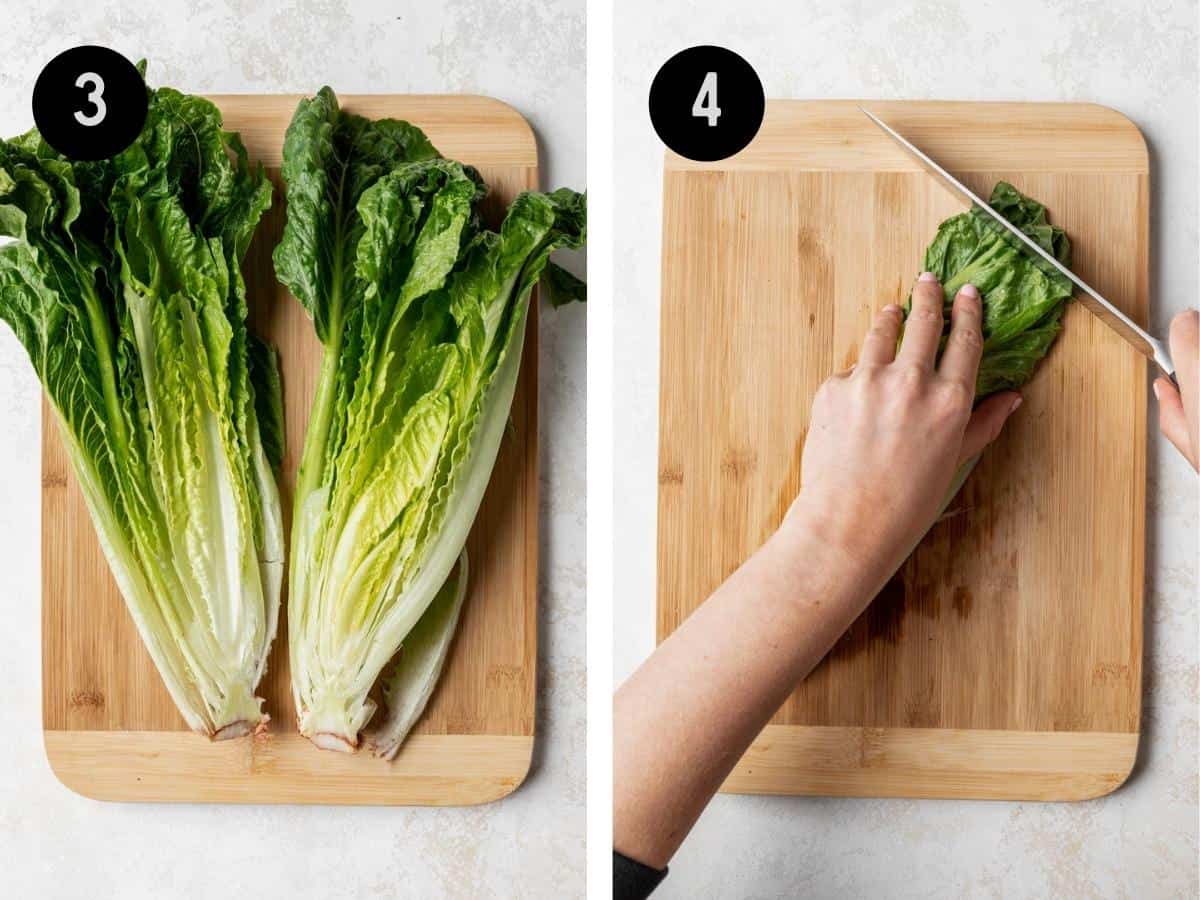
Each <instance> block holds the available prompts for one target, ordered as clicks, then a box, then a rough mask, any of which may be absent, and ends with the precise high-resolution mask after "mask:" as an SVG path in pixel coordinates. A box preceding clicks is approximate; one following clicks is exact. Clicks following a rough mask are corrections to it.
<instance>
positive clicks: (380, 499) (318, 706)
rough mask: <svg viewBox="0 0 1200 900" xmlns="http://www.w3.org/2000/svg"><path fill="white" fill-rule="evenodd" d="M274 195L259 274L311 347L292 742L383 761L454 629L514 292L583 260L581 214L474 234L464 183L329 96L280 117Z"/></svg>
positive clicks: (512, 356) (575, 202) (522, 200)
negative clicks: (275, 226) (269, 256)
mask: <svg viewBox="0 0 1200 900" xmlns="http://www.w3.org/2000/svg"><path fill="white" fill-rule="evenodd" d="M283 178H284V181H285V183H286V188H287V204H288V220H287V225H286V228H285V230H284V235H283V239H282V241H281V242H280V244H279V246H278V247H277V248H276V251H275V268H276V273H277V275H278V277H279V279H280V281H282V282H283V283H284V284H285V285H286V286H287V287H288V289H289V290H290V291H291V292H292V293H293V295H295V296H296V297H297V298H298V299H299V300H300V302H301V303H302V304H303V305H304V307H305V309H306V310H307V311H308V313H309V314H310V315H311V316H312V319H313V324H314V327H315V329H316V333H317V337H318V338H319V339H320V341H321V342H322V344H324V355H323V361H322V365H321V370H320V375H319V379H318V383H317V388H316V397H315V399H314V402H313V407H312V414H311V418H310V420H309V425H308V430H307V433H306V434H305V443H304V452H303V457H302V459H301V465H300V472H299V476H298V483H297V488H296V496H295V501H294V504H293V510H294V514H293V527H292V558H291V568H290V595H289V600H288V640H289V651H290V659H291V669H292V689H293V692H294V695H295V701H296V709H297V712H298V716H299V727H300V731H301V733H303V734H304V735H306V736H307V737H309V738H310V739H311V740H312V741H313V742H314V743H316V744H317V745H318V746H320V747H324V748H327V749H338V750H352V749H354V748H356V747H357V746H358V744H359V741H360V735H361V733H362V732H363V730H364V729H365V728H366V727H367V725H368V723H370V724H371V726H372V729H371V730H372V742H373V744H374V745H375V748H376V750H377V752H379V753H380V754H381V755H384V756H388V757H390V756H392V755H394V754H395V753H396V752H397V750H398V749H399V747H400V744H401V742H402V741H403V740H404V737H405V735H406V734H407V732H408V730H409V728H410V727H411V726H412V724H413V722H414V721H415V720H416V718H417V716H419V715H420V712H421V709H423V707H424V704H425V701H426V700H427V699H428V697H429V694H430V693H431V692H432V689H433V684H434V683H435V682H436V680H437V676H438V673H439V672H440V670H441V665H442V662H443V661H444V660H445V656H446V652H447V648H448V646H449V639H450V636H451V635H452V634H453V630H454V627H455V623H456V622H457V619H458V611H459V609H460V608H461V604H462V594H463V592H465V587H466V579H467V574H466V559H465V555H464V553H463V547H464V544H465V542H466V539H467V534H468V532H469V531H470V529H471V524H472V522H473V520H474V518H475V513H476V511H477V510H478V508H479V504H480V501H481V500H482V498H483V494H484V490H485V488H486V487H487V484H488V480H489V478H490V476H491V471H492V466H493V465H494V463H495V459H496V453H497V451H498V449H499V446H500V440H501V438H502V437H503V435H504V431H505V426H506V424H507V422H508V416H509V410H510V407H511V405H512V399H513V392H514V390H515V387H516V381H517V373H518V371H519V369H520V362H521V348H522V343H523V338H524V334H525V322H526V317H527V312H528V306H529V297H530V293H531V291H532V289H533V286H534V284H535V283H536V282H537V281H538V280H539V278H540V277H541V276H542V275H543V273H544V272H545V271H546V270H547V266H548V264H549V255H550V253H551V251H553V250H555V249H557V248H560V247H572V248H573V247H579V246H581V245H582V244H583V241H584V239H585V230H586V226H585V199H584V197H583V196H582V195H580V194H577V193H575V192H573V191H569V190H559V191H555V192H553V193H534V192H529V193H524V194H521V195H520V196H518V197H517V198H516V199H515V200H514V201H513V203H512V205H511V206H510V207H509V209H508V212H507V215H506V216H505V218H504V221H503V224H502V225H501V227H500V230H499V231H498V232H493V231H489V230H486V229H485V228H483V227H482V225H481V223H480V220H479V217H478V216H477V214H476V209H477V205H478V203H479V201H480V200H481V199H482V198H483V196H484V193H485V188H484V185H483V182H482V180H481V179H480V177H479V175H478V174H477V173H476V172H475V171H474V170H472V169H471V168H469V167H467V166H463V165H461V164H459V163H457V162H454V161H452V160H448V159H444V158H442V157H441V156H440V155H439V154H438V153H437V151H436V150H435V149H434V148H433V146H432V145H431V144H430V142H429V140H428V139H427V138H426V137H425V135H424V134H423V133H422V132H421V131H420V130H419V129H417V128H416V127H414V126H413V125H410V124H408V123H406V122H400V121H395V120H388V119H384V120H378V121H371V120H368V119H365V118H363V117H361V116H356V115H352V114H348V113H346V112H343V111H342V110H341V109H340V108H339V106H338V102H337V98H336V97H335V96H334V93H333V91H331V90H330V89H329V88H323V89H322V90H321V91H320V92H319V93H318V94H317V95H316V96H315V97H313V98H311V99H306V100H303V101H302V102H301V103H300V105H299V108H298V109H297V110H296V114H295V116H294V118H293V120H292V124H291V126H290V127H289V128H288V132H287V137H286V140H285V142H284V161H283ZM553 293H554V297H555V298H557V299H559V300H563V301H565V300H569V299H577V298H581V297H582V293H583V291H582V285H581V283H580V282H578V280H575V279H571V278H568V277H566V276H565V275H559V276H557V277H556V279H555V284H554V292H553ZM460 557H462V563H461V569H460V571H459V574H458V575H457V576H455V577H454V578H453V579H451V578H450V576H451V572H452V570H453V568H454V566H455V564H456V561H458V560H459V559H460ZM448 579H449V580H450V581H451V583H450V584H448ZM455 597H457V598H458V599H457V601H455V599H454V598H455ZM435 598H441V600H440V601H439V602H435ZM431 604H434V607H433V609H432V610H431ZM422 623H423V624H422ZM414 629H417V630H416V631H414ZM397 651H399V652H400V660H399V663H398V665H397V666H396V668H395V670H394V672H392V674H391V675H390V676H388V677H385V678H384V679H383V680H384V681H386V682H387V686H386V688H385V691H384V696H385V699H386V701H387V703H388V710H387V714H386V715H385V716H384V717H383V719H382V721H376V722H372V717H373V715H374V713H375V709H376V703H375V701H374V700H372V699H371V698H370V697H369V696H368V695H369V692H370V691H371V689H372V687H373V686H374V685H375V684H376V682H377V681H379V680H380V679H381V674H382V673H383V672H384V670H385V669H386V668H387V667H388V666H389V663H390V662H391V661H392V660H393V658H394V657H395V656H396V654H397Z"/></svg>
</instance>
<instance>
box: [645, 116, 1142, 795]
mask: <svg viewBox="0 0 1200 900" xmlns="http://www.w3.org/2000/svg"><path fill="white" fill-rule="evenodd" d="M870 107H871V108H872V111H874V112H877V113H878V114H879V115H880V116H881V117H882V118H884V119H885V120H886V121H887V122H888V123H889V124H890V125H892V126H893V127H895V128H896V129H897V130H898V131H899V132H901V133H902V134H904V135H905V136H906V137H908V138H909V139H911V140H912V141H913V142H914V143H915V144H917V145H918V146H919V147H921V148H922V149H923V150H925V151H926V152H928V153H929V154H930V155H931V156H933V157H934V158H935V159H937V160H938V161H939V162H941V163H942V164H943V165H945V166H946V167H947V168H948V169H950V170H951V171H952V172H954V173H955V174H956V176H957V177H959V178H960V179H961V180H963V181H965V182H966V183H967V184H968V185H969V186H971V187H972V188H973V189H974V190H976V191H977V192H979V193H982V194H983V195H984V196H986V195H987V194H988V193H989V192H990V191H991V188H992V185H993V184H994V183H995V181H996V180H997V179H1001V178H1003V179H1007V180H1008V181H1010V182H1012V183H1013V184H1014V185H1015V186H1016V187H1017V188H1019V189H1020V190H1022V191H1024V192H1026V193H1028V194H1031V195H1032V196H1034V197H1036V198H1037V199H1038V200H1040V201H1042V202H1043V203H1045V204H1046V206H1047V207H1048V208H1049V214H1050V218H1051V221H1053V222H1054V223H1056V224H1058V225H1061V226H1062V227H1063V228H1065V229H1066V230H1067V233H1068V234H1069V235H1070V238H1071V241H1072V243H1073V245H1074V264H1075V269H1076V271H1077V272H1078V273H1079V274H1080V275H1081V276H1082V277H1083V278H1084V279H1086V280H1087V281H1088V282H1090V283H1091V284H1092V285H1094V286H1095V287H1096V288H1098V289H1099V290H1100V291H1101V292H1102V293H1103V294H1105V296H1107V297H1109V298H1110V299H1111V300H1112V301H1113V302H1115V303H1116V304H1117V305H1118V306H1120V307H1121V308H1122V309H1123V310H1124V311H1125V312H1126V313H1128V314H1130V315H1131V316H1132V317H1133V318H1134V319H1136V320H1138V321H1140V322H1143V323H1144V322H1145V321H1146V318H1147V312H1148V305H1149V301H1148V286H1147V285H1148V277H1147V269H1148V263H1147V261H1148V255H1149V254H1148V246H1147V245H1148V208H1149V167H1148V162H1147V152H1146V145H1145V142H1144V141H1143V139H1142V136H1141V134H1140V133H1139V132H1138V130H1137V128H1136V127H1135V126H1134V125H1133V124H1132V123H1131V122H1130V121H1129V120H1128V119H1126V118H1124V117H1123V116H1122V115H1120V114H1119V113H1116V112H1114V111H1112V110H1110V109H1106V108H1104V107H1100V106H1093V105H1080V104H1021V103H925V102H920V103H905V102H896V103H882V102H880V103H875V102H872V103H871V104H870ZM961 210H962V206H961V205H960V204H959V203H957V202H956V201H955V200H954V199H953V198H951V197H950V196H949V195H948V194H946V193H945V192H944V191H943V190H942V189H941V188H940V187H938V186H937V185H936V184H935V183H934V182H933V180H932V179H931V178H929V177H928V176H927V175H925V174H924V173H923V172H921V171H919V170H918V169H917V168H916V166H915V165H914V164H913V163H912V162H910V161H909V159H908V158H907V157H906V156H905V155H904V154H903V152H902V151H900V150H899V149H898V148H897V147H895V146H894V145H893V144H892V143H891V142H890V141H889V140H888V138H887V137H886V136H885V135H884V134H883V133H882V132H880V131H879V130H878V129H877V128H876V127H875V126H874V125H872V124H871V122H870V121H869V120H868V119H867V118H866V117H865V116H863V115H862V113H860V112H859V111H858V110H857V108H856V105H855V104H854V103H852V102H790V101H789V102H774V103H770V104H768V106H767V113H766V119H765V121H764V123H763V127H762V130H761V132H760V133H759V135H758V136H757V137H756V139H755V140H754V142H753V143H752V144H751V145H750V146H749V147H748V148H747V149H746V150H744V151H743V152H742V153H740V154H739V155H738V156H736V157H734V158H733V159H730V160H726V161H724V162H720V163H715V164H701V163H693V162H689V161H688V160H685V159H681V158H679V157H676V156H673V155H668V158H667V160H666V171H665V175H664V215H663V275H662V282H663V295H662V358H661V376H662V377H661V405H660V422H661V434H660V449H659V504H658V571H659V586H658V636H659V639H660V640H661V639H663V638H664V637H666V635H668V634H669V633H670V632H671V631H672V629H674V628H675V627H676V626H677V625H678V624H679V623H680V622H681V621H682V620H683V618H684V617H686V616H687V615H688V613H689V612H691V611H692V610H693V609H694V608H695V607H696V606H697V605H698V604H699V603H701V602H702V601H703V600H704V598H705V597H706V596H707V595H708V594H709V593H710V592H711V591H712V590H713V588H715V587H716V586H717V585H718V584H719V583H720V582H721V581H722V580H723V579H725V578H726V577H727V576H728V575H729V574H730V573H731V572H732V571H733V570H734V569H735V568H736V567H737V566H738V565H739V564H740V563H741V562H742V561H743V560H744V559H745V558H746V557H747V556H748V555H749V554H750V553H751V552H752V551H753V550H754V549H756V548H757V547H758V546H759V545H760V544H761V543H762V542H763V541H764V540H765V539H766V538H767V536H768V535H769V534H771V532H772V531H773V530H774V529H775V527H776V526H777V525H778V523H779V521H780V520H781V519H782V517H783V515H784V513H785V511H786V510H787V508H788V506H789V504H790V503H791V501H792V499H793V498H794V497H795V495H796V493H797V491H798V489H799V487H800V480H799V476H800V451H801V448H802V446H803V443H804V437H805V433H806V428H807V425H808V412H809V405H810V402H811V399H812V396H813V393H814V392H815V391H816V389H817V386H818V385H819V384H820V383H821V382H822V381H823V380H824V379H825V378H826V377H828V376H829V375H830V374H831V373H832V372H834V371H837V370H842V369H845V368H847V367H848V366H849V365H850V364H851V363H853V362H854V361H855V359H856V358H857V355H858V348H859V342H860V341H861V339H862V337H863V335H864V334H865V332H866V329H867V327H868V324H869V322H870V320H871V317H872V314H873V312H874V311H875V310H877V309H879V308H880V307H882V306H883V305H884V304H887V303H895V302H903V300H904V298H905V297H906V295H907V292H908V289H909V287H910V285H911V283H912V281H913V280H914V279H915V278H916V276H917V274H918V273H919V272H920V269H921V261H922V258H923V255H924V250H925V247H926V245H927V244H928V243H929V242H930V240H931V239H932V238H933V236H934V232H935V231H936V228H937V225H938V223H939V222H941V221H942V220H943V219H944V218H946V217H947V216H950V215H953V214H955V213H957V212H960V211H961ZM1024 395H1025V404H1024V406H1023V407H1022V409H1021V410H1020V411H1019V412H1018V413H1017V414H1016V416H1015V417H1014V418H1013V420H1012V421H1011V422H1010V423H1009V424H1008V426H1007V427H1006V429H1005V432H1004V435H1003V436H1002V437H1001V439H1000V440H999V441H998V442H997V443H996V444H995V445H994V446H992V447H991V448H989V449H988V450H987V452H986V453H985V454H984V456H983V458H982V460H981V462H980V463H979V465H978V467H977V468H976V469H975V471H974V473H973V474H972V475H971V477H970V479H969V480H968V482H967V484H966V486H965V487H964V489H963V491H962V492H961V493H960V495H959V496H958V498H957V499H956V500H955V501H954V502H952V503H951V507H950V508H951V511H952V512H954V513H955V514H953V515H951V516H950V517H949V518H947V519H945V520H944V521H942V522H941V523H940V524H938V525H936V526H935V527H934V529H933V530H932V531H931V532H930V533H929V535H928V536H927V537H926V538H925V540H924V541H923V542H922V544H921V545H920V547H919V548H918V549H917V551H916V552H915V553H914V554H913V556H912V558H911V559H910V560H909V561H908V563H907V564H906V565H905V566H904V567H903V569H902V570H901V572H900V573H898V575H897V576H896V578H895V579H894V580H893V581H892V582H891V584H890V585H889V586H888V588H887V589H886V590H885V591H884V592H883V594H882V595H881V596H879V597H878V598H876V600H875V601H874V603H873V604H872V605H871V606H870V608H869V609H868V610H867V612H866V613H865V614H864V615H863V616H862V617H861V618H860V620H859V621H858V622H857V623H856V624H855V625H854V626H853V627H852V628H851V629H850V631H849V633H848V634H847V635H846V636H845V638H844V639H843V640H842V641H841V642H840V643H839V644H838V645H837V646H836V647H835V649H834V650H833V651H832V652H831V653H830V654H829V656H828V657H827V658H826V659H825V660H824V662H822V664H821V665H820V667H819V668H818V669H817V670H816V671H815V672H814V673H813V674H812V675H811V677H809V678H808V679H807V680H806V681H805V682H804V683H803V684H802V685H801V686H800V688H799V689H798V690H797V691H796V692H795V693H794V694H793V695H792V697H791V698H790V699H789V700H788V702H787V703H786V704H785V705H784V707H783V708H782V709H781V710H780V711H779V712H778V714H777V715H776V716H775V717H774V719H772V721H771V724H770V725H768V726H767V728H766V729H765V730H764V731H763V733H762V734H761V735H760V736H759V738H758V740H757V741H756V742H755V743H754V745H753V746H752V747H751V749H750V750H749V752H747V754H746V755H745V757H743V759H742V760H741V761H740V762H739V764H738V765H737V767H736V769H735V771H734V772H733V774H732V775H731V776H730V778H729V780H728V781H727V782H726V784H725V790H728V791H734V792H741V793H770V794H832V795H855V796H906V797H979V798H1008V799H1037V800H1067V799H1081V798H1087V797H1095V796H1099V795H1102V794H1105V793H1108V792H1109V791H1112V790H1114V789H1115V788H1116V787H1118V786H1119V785H1120V784H1121V783H1122V782H1123V781H1124V780H1125V778H1126V777H1127V776H1128V774H1129V772H1130V769H1131V768H1132V766H1133V762H1134V757H1135V755H1136V753H1137V745H1138V717H1139V712H1140V705H1141V668H1142V667H1141V663H1142V583H1143V569H1144V550H1145V479H1146V448H1145V433H1146V365H1145V363H1144V361H1143V360H1142V358H1141V357H1139V356H1137V355H1135V354H1134V353H1133V352H1132V351H1131V350H1130V349H1128V348H1127V347H1126V346H1125V345H1124V344H1122V343H1121V341H1120V340H1119V339H1117V338H1116V337H1115V336H1114V335H1113V334H1111V333H1110V332H1109V331H1108V330H1107V329H1106V328H1105V326H1103V325H1102V324H1100V323H1099V322H1098V321H1096V320H1095V319H1093V317H1092V316H1091V315H1090V314H1089V313H1088V312H1087V311H1086V310H1084V309H1083V308H1082V307H1079V306H1078V305H1072V307H1071V308H1070V309H1069V310H1068V312H1067V315H1066V317H1065V322H1064V328H1063V332H1062V335H1061V336H1060V338H1059V339H1058V341H1057V343H1056V344H1055V346H1054V348H1053V349H1052V351H1051V353H1050V355H1049V357H1048V358H1047V359H1046V361H1045V362H1044V363H1043V365H1042V367H1041V368H1040V370H1039V371H1038V373H1037V375H1036V376H1035V378H1034V379H1033V381H1032V383H1030V384H1029V385H1028V386H1027V387H1026V388H1025V390H1024ZM896 477H897V478H900V477H903V473H899V472H898V473H896ZM730 702H737V699H736V698H730Z"/></svg>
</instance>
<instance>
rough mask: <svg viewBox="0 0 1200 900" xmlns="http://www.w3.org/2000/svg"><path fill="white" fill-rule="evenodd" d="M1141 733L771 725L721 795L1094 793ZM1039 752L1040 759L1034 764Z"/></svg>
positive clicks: (1121, 776)
mask: <svg viewBox="0 0 1200 900" xmlns="http://www.w3.org/2000/svg"><path fill="white" fill-rule="evenodd" d="M1140 740H1141V737H1140V732H1138V731H1132V732H1129V731H1004V730H1000V729H953V728H870V727H858V726H845V727H839V726H819V725H768V726H767V727H766V728H764V729H763V731H762V733H761V734H760V735H759V736H758V738H756V739H755V741H754V743H753V744H752V745H751V747H750V749H749V750H747V751H746V754H745V756H743V757H742V759H740V760H739V761H738V764H737V765H736V766H735V767H734V770H733V772H732V773H731V774H730V776H729V778H728V779H727V780H726V781H725V783H724V784H723V785H722V786H721V792H722V793H728V794H762V795H772V796H826V797H908V798H914V799H958V800H1008V801H1037V802H1074V801H1081V800H1095V799H1097V798H1100V797H1104V796H1107V795H1108V794H1111V793H1113V792H1114V791H1116V790H1117V789H1118V788H1120V787H1121V786H1122V785H1123V784H1125V782H1126V781H1127V780H1128V779H1129V777H1130V775H1131V774H1132V773H1133V769H1134V766H1135V764H1136V762H1137V754H1138V747H1139V745H1140ZM1039 754H1041V758H1042V760H1043V762H1044V764H1042V765H1036V764H1031V763H1035V762H1036V760H1037V759H1038V755H1039ZM795 759H803V760H804V764H803V765H794V764H792V761H793V760H795ZM763 769H766V770H768V771H767V772H765V773H764V772H763V771H762V770H763Z"/></svg>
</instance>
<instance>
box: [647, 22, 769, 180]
mask: <svg viewBox="0 0 1200 900" xmlns="http://www.w3.org/2000/svg"><path fill="white" fill-rule="evenodd" d="M765 105H766V104H765V101H764V99H763V87H762V82H761V81H759V80H758V74H757V73H756V72H755V71H754V69H752V68H751V67H750V63H748V62H746V60H744V59H742V58H741V57H740V56H738V55H737V54H736V53H734V52H733V51H732V50H726V49H725V48H724V47H711V46H702V47H689V48H688V49H687V50H683V51H680V52H679V53H676V54H675V55H674V56H672V57H671V58H670V59H668V60H667V61H666V63H665V64H664V65H663V67H662V68H661V69H659V70H658V74H657V75H655V76H654V82H653V83H652V84H651V85H650V121H651V123H653V125H654V130H655V131H656V132H658V136H659V137H660V138H662V142H663V143H664V144H666V145H667V146H668V147H670V148H671V149H672V150H674V151H675V152H676V153H678V154H679V155H680V156H685V157H687V158H688V159H694V160H697V161H699V162H715V161H716V160H719V159H726V158H727V157H730V156H733V154H735V153H737V152H738V151H739V150H741V149H742V148H743V147H745V146H746V145H747V144H749V143H750V141H752V140H753V139H754V135H756V134H757V133H758V128H759V126H760V125H762V119H763V109H764V107H765Z"/></svg>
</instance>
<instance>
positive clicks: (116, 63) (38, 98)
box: [33, 46, 147, 160]
mask: <svg viewBox="0 0 1200 900" xmlns="http://www.w3.org/2000/svg"><path fill="white" fill-rule="evenodd" d="M146 106H147V98H146V83H145V82H144V81H143V80H142V76H141V73H140V72H138V70H137V68H136V67H135V66H134V65H133V63H131V62H130V61H129V60H127V59H126V58H125V57H123V56H122V55H121V54H120V53H117V52H116V51H114V50H109V49H108V48H107V47H95V46H84V47H72V48H71V49H70V50H66V51H64V52H62V53H60V54H59V55H58V56H56V57H54V59H52V60H50V62H49V63H48V64H47V65H46V68H44V69H42V74H40V75H39V76H38V79H37V83H36V84H34V86H33V121H34V122H36V123H37V128H38V131H39V132H41V135H42V137H43V138H44V139H45V141H46V143H47V144H49V145H50V146H51V147H53V148H54V149H55V150H57V151H58V152H59V153H61V154H62V155H63V156H65V157H67V158H68V159H87V160H95V159H108V158H109V157H111V156H116V155H117V154H118V153H120V152H121V151H122V150H124V149H125V148H126V147H128V146H129V145H130V144H132V143H133V142H134V140H135V139H136V138H137V136H138V134H140V133H141V130H142V125H143V124H145V122H146Z"/></svg>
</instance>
